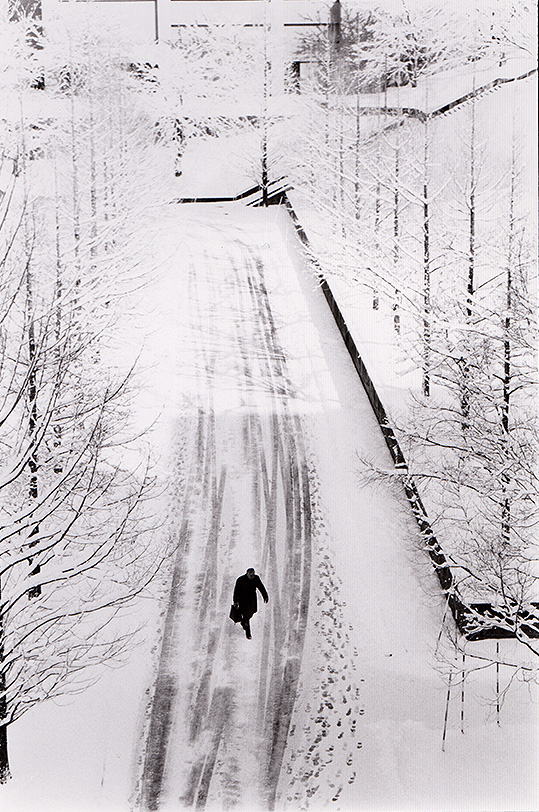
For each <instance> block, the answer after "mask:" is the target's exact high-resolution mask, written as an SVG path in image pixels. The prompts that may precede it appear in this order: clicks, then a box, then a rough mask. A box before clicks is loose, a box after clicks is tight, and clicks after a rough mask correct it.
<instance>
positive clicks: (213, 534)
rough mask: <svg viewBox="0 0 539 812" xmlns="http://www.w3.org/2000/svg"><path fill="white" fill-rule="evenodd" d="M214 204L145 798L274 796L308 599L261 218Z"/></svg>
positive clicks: (194, 301)
mask: <svg viewBox="0 0 539 812" xmlns="http://www.w3.org/2000/svg"><path fill="white" fill-rule="evenodd" d="M213 216H214V222H213V223H212V225H211V226H209V227H208V224H207V223H206V224H205V226H204V227H203V228H201V229H200V231H199V233H197V234H195V235H193V237H192V238H191V239H192V240H194V245H193V244H192V243H191V241H188V243H187V245H184V251H185V248H187V251H186V252H185V253H183V257H184V261H185V262H186V263H187V266H188V267H187V274H186V279H187V282H186V287H185V290H184V296H185V299H184V302H183V304H184V305H185V308H184V309H183V312H182V313H178V317H179V319H180V320H181V321H182V323H183V326H184V328H185V330H184V332H183V340H184V342H185V343H184V348H183V349H184V352H183V353H182V356H183V357H182V365H183V370H182V377H183V380H184V382H185V383H186V389H187V390H189V389H190V388H191V384H194V387H195V388H194V389H193V390H192V391H188V392H187V402H188V407H187V409H184V413H183V416H182V420H181V421H180V422H179V426H178V433H179V437H180V438H181V441H180V444H179V445H180V447H179V448H178V453H179V455H180V457H181V461H180V462H179V485H180V487H179V488H178V531H177V532H178V548H177V560H176V563H175V567H174V577H173V582H172V588H171V594H170V603H169V606H168V611H167V616H166V621H165V629H164V644H163V648H162V653H161V658H160V663H159V672H158V678H157V683H156V687H155V698H154V703H153V710H152V717H151V723H150V728H149V735H148V744H147V756H146V763H145V766H144V774H143V807H144V808H145V809H150V810H151V809H157V808H158V807H159V806H160V805H161V803H162V802H163V803H164V804H166V803H167V799H168V801H169V802H170V803H171V804H172V799H176V801H177V799H179V801H180V804H181V805H184V806H195V807H196V808H204V807H205V806H206V805H207V804H208V805H210V806H211V805H212V804H213V803H215V799H216V798H221V799H222V802H223V803H224V804H225V805H226V806H231V805H234V804H235V803H238V802H240V801H241V803H242V804H245V803H246V802H247V800H248V796H250V797H251V799H252V801H253V803H254V804H255V808H257V807H258V805H259V804H260V802H261V799H265V804H264V805H267V804H271V802H272V796H273V793H274V791H275V786H276V782H277V779H278V776H279V771H280V766H281V761H282V756H283V752H284V746H285V743H286V735H287V731H288V727H289V722H290V714H291V710H292V706H293V703H294V696H295V690H296V685H297V681H298V674H299V666H300V662H301V658H302V652H303V645H304V639H305V627H306V619H307V614H308V607H309V596H310V583H311V559H312V555H311V510H310V483H309V471H308V462H307V455H306V450H305V440H304V435H303V429H302V423H301V419H300V416H299V415H298V413H297V410H296V409H295V408H294V399H295V397H297V391H296V388H295V386H294V384H293V382H292V381H291V379H290V372H289V369H288V366H287V361H286V355H285V352H284V350H283V347H282V345H281V343H280V337H279V331H278V329H277V325H276V320H275V315H274V312H273V308H272V303H271V297H270V295H269V292H268V287H267V282H266V274H267V257H268V252H267V250H264V249H263V248H262V247H261V245H260V239H259V238H260V237H262V236H263V234H262V232H260V230H259V223H260V217H256V216H255V217H254V218H253V217H251V218H250V220H251V222H250V224H249V226H247V227H245V228H241V229H238V228H232V229H231V228H229V227H227V224H226V221H225V220H224V217H225V216H226V212H223V211H222V210H221V211H214V213H213ZM253 232H254V233H253ZM190 244H191V250H190V251H189V247H188V246H189V245H190ZM200 245H204V246H205V249H204V251H203V252H201V251H200ZM272 282H273V283H274V280H272ZM190 438H193V442H190ZM183 442H185V445H184V446H182V443H183ZM252 564H253V565H255V566H256V567H257V569H258V570H259V571H260V572H261V574H262V577H263V578H264V581H265V583H266V586H267V589H268V591H269V594H270V603H269V605H268V606H267V607H264V608H263V609H262V610H261V611H259V614H258V615H257V616H255V619H254V621H253V635H254V638H255V639H254V640H253V641H247V640H246V638H245V636H244V634H243V631H242V629H241V627H240V626H238V627H235V626H234V625H233V623H232V622H231V621H230V620H229V619H228V610H229V607H230V602H231V596H232V591H233V586H234V581H235V578H236V577H237V576H238V575H240V574H243V573H244V572H245V569H246V568H247V566H249V565H252ZM259 603H260V598H259ZM179 748H180V750H181V752H182V755H181V757H180V758H181V763H178V752H179ZM246 754H247V755H246Z"/></svg>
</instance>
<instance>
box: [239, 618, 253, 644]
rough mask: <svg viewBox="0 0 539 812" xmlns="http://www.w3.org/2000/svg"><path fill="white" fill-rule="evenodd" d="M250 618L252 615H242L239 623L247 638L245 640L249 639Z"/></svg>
mask: <svg viewBox="0 0 539 812" xmlns="http://www.w3.org/2000/svg"><path fill="white" fill-rule="evenodd" d="M251 617H252V615H243V617H242V621H241V625H242V626H243V628H244V630H245V636H246V637H247V640H250V639H251V624H250V623H249V621H250V620H251Z"/></svg>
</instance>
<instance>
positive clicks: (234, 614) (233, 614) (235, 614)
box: [229, 604, 241, 623]
mask: <svg viewBox="0 0 539 812" xmlns="http://www.w3.org/2000/svg"><path fill="white" fill-rule="evenodd" d="M229 618H230V619H231V620H233V621H234V623H239V622H240V620H241V612H240V610H239V609H238V607H237V606H234V604H232V606H231V607H230V614H229Z"/></svg>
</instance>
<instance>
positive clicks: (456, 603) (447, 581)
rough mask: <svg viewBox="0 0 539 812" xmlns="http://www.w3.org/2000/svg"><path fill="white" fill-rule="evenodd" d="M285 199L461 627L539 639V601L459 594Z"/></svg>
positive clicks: (480, 634) (477, 636)
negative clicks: (497, 602) (471, 598)
mask: <svg viewBox="0 0 539 812" xmlns="http://www.w3.org/2000/svg"><path fill="white" fill-rule="evenodd" d="M280 202H281V203H282V204H283V205H284V206H285V208H286V210H287V211H288V213H289V215H290V217H291V219H292V221H293V223H294V227H295V229H296V233H297V235H298V237H299V238H300V240H301V242H302V243H303V244H304V245H305V247H306V248H307V249H308V250H309V254H310V257H311V261H312V262H313V264H314V266H315V267H316V269H317V273H318V279H319V282H320V287H321V289H322V292H323V293H324V296H325V299H326V301H327V303H328V305H329V308H330V310H331V312H332V314H333V317H334V319H335V323H336V325H337V327H338V329H339V332H340V334H341V337H342V339H343V341H344V344H345V347H346V349H347V350H348V354H349V355H350V358H351V360H352V363H353V365H354V367H355V370H356V372H357V374H358V377H359V379H360V381H361V383H362V385H363V388H364V390H365V392H366V394H367V397H368V399H369V402H370V404H371V407H372V410H373V412H374V414H375V416H376V419H377V421H378V424H379V426H380V430H381V432H382V435H383V437H384V440H385V442H386V445H387V448H388V450H389V453H390V455H391V458H392V460H393V462H394V464H395V467H396V468H398V469H401V470H402V472H403V476H402V482H403V487H404V492H405V494H406V498H407V500H408V503H409V505H410V508H411V510H412V514H413V516H414V518H415V520H416V522H417V525H418V528H419V531H420V534H421V537H422V538H423V540H424V543H425V548H426V550H427V552H428V555H429V557H430V560H431V563H432V565H433V567H434V571H435V573H436V576H437V578H438V581H439V583H440V586H441V588H442V590H443V591H444V592H445V593H446V594H447V602H448V605H449V608H450V609H451V613H452V615H453V619H454V621H455V623H456V625H457V628H458V629H459V631H460V632H461V634H463V635H464V636H465V637H466V638H467V639H468V640H482V639H487V638H504V637H518V636H519V635H520V634H522V635H525V636H526V637H530V638H539V611H538V610H539V603H531V604H529V605H528V606H518V605H516V604H509V605H505V606H494V605H493V604H492V603H489V602H488V601H485V602H474V603H469V604H466V603H464V601H463V600H462V597H461V596H460V594H459V591H458V586H457V584H456V583H455V579H454V576H453V573H452V571H451V567H450V565H449V563H448V561H447V558H446V556H445V553H444V551H443V550H442V548H441V546H440V544H439V542H438V540H437V538H436V536H435V535H434V532H433V530H432V526H431V524H430V521H429V518H428V515H427V511H426V510H425V506H424V505H423V502H422V499H421V497H420V495H419V492H418V490H417V486H416V484H415V482H414V480H413V478H412V477H411V476H410V475H409V474H408V465H407V463H406V459H405V457H404V454H403V453H402V449H401V447H400V445H399V443H398V440H397V438H396V436H395V432H394V430H393V428H392V426H391V425H390V422H389V419H388V416H387V413H386V410H385V409H384V406H383V404H382V401H381V400H380V397H379V395H378V393H377V391H376V387H375V386H374V383H373V381H372V378H371V377H370V375H369V373H368V371H367V368H366V366H365V364H364V362H363V359H362V358H361V356H360V354H359V351H358V348H357V346H356V343H355V341H354V339H353V337H352V334H351V333H350V330H349V328H348V326H347V324H346V321H345V319H344V316H343V314H342V311H341V309H340V308H339V305H338V304H337V301H336V299H335V296H334V295H333V292H332V290H331V288H330V286H329V284H328V282H327V280H326V278H325V277H324V275H323V273H322V269H321V267H320V264H319V263H318V261H317V260H316V258H315V257H314V256H313V252H312V250H311V247H310V243H309V239H308V237H307V234H306V232H305V229H304V228H303V226H302V225H301V223H300V221H299V218H298V216H297V214H296V212H295V210H294V207H293V205H292V203H291V201H290V198H289V197H288V194H287V193H286V191H285V192H282V193H281V196H280Z"/></svg>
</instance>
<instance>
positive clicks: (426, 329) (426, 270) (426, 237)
mask: <svg viewBox="0 0 539 812" xmlns="http://www.w3.org/2000/svg"><path fill="white" fill-rule="evenodd" d="M424 127H425V144H424V167H423V169H424V175H423V395H424V396H425V397H429V396H430V350H431V297H430V222H429V216H430V213H429V187H428V168H429V166H428V164H429V129H428V122H425V125H424Z"/></svg>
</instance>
